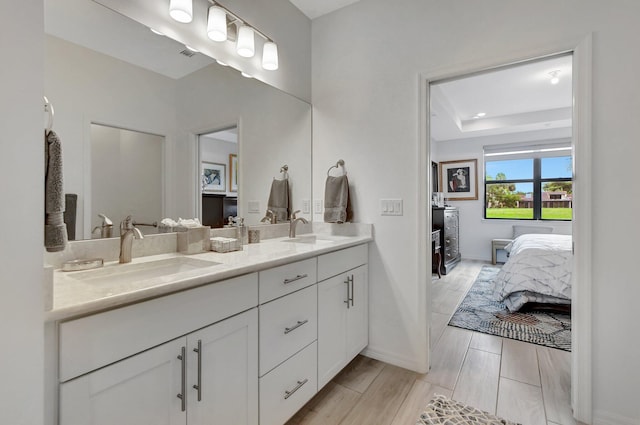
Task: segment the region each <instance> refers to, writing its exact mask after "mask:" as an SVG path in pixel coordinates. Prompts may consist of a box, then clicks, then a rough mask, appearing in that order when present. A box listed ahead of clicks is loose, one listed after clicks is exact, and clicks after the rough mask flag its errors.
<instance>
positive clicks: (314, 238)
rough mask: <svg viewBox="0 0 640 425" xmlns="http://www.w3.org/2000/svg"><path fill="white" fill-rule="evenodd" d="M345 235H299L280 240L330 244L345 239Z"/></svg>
mask: <svg viewBox="0 0 640 425" xmlns="http://www.w3.org/2000/svg"><path fill="white" fill-rule="evenodd" d="M345 238H346V236H333V235H331V236H329V235H299V236H296V237H295V238H287V239H282V242H288V243H305V244H310V245H313V244H330V243H335V242H337V241H339V240H342V239H345Z"/></svg>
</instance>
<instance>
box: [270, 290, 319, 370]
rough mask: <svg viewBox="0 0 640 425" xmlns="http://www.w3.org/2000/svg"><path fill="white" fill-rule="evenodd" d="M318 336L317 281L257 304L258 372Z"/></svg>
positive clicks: (290, 354) (281, 360)
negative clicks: (259, 304) (258, 321)
mask: <svg viewBox="0 0 640 425" xmlns="http://www.w3.org/2000/svg"><path fill="white" fill-rule="evenodd" d="M317 337H318V285H312V286H309V287H307V288H305V289H302V290H300V291H298V292H294V293H293V294H289V295H287V296H286V297H282V298H278V299H277V300H274V301H271V302H269V303H266V304H262V305H261V306H260V376H262V375H264V374H266V373H267V372H269V371H270V370H271V369H273V368H274V367H276V366H277V365H279V364H280V363H282V362H284V361H285V360H287V359H288V358H289V357H291V356H292V355H294V354H295V353H297V352H298V351H300V350H301V349H302V348H304V347H306V346H307V345H309V344H310V343H312V342H313V341H315V340H316V338H317Z"/></svg>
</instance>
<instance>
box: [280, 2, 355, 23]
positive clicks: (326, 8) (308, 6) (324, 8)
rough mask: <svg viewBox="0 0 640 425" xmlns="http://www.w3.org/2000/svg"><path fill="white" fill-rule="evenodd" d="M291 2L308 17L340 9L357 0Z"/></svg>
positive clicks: (312, 17) (315, 16)
mask: <svg viewBox="0 0 640 425" xmlns="http://www.w3.org/2000/svg"><path fill="white" fill-rule="evenodd" d="M290 1H291V3H293V5H294V6H295V7H297V8H298V9H300V10H301V11H302V13H304V14H305V15H307V17H308V18H309V19H315V18H317V17H319V16H322V15H326V14H327V13H331V12H333V11H334V10H338V9H342V8H343V7H345V6H349V5H350V4H352V3H356V2H358V1H359V0H290Z"/></svg>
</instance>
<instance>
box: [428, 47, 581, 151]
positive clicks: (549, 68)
mask: <svg viewBox="0 0 640 425" xmlns="http://www.w3.org/2000/svg"><path fill="white" fill-rule="evenodd" d="M571 64H572V57H571V55H564V56H559V57H554V58H550V59H545V60H541V61H534V62H529V63H525V64H522V65H516V66H511V67H507V68H503V69H498V70H495V71H491V72H486V73H480V74H477V75H472V76H469V77H465V78H460V79H455V80H450V81H444V82H441V83H434V84H432V85H431V137H432V139H433V140H435V141H443V140H457V139H466V138H471V137H481V136H491V135H497V134H507V133H521V132H525V131H536V130H547V129H552V128H570V127H571V111H572V110H571V106H572V102H573V97H572V79H571V69H572V66H571ZM553 71H560V73H559V82H558V83H557V84H551V77H552V75H551V73H552V72H553ZM478 114H481V116H479V115H478Z"/></svg>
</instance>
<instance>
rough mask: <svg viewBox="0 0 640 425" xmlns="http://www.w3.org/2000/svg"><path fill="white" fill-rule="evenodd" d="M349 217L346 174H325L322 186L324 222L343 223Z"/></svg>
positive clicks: (349, 208)
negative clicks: (337, 175) (325, 177)
mask: <svg viewBox="0 0 640 425" xmlns="http://www.w3.org/2000/svg"><path fill="white" fill-rule="evenodd" d="M350 219H351V207H350V202H349V181H348V180H347V176H346V175H344V176H339V177H332V176H327V181H326V183H325V187H324V221H325V223H344V222H346V221H349V220H350Z"/></svg>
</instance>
